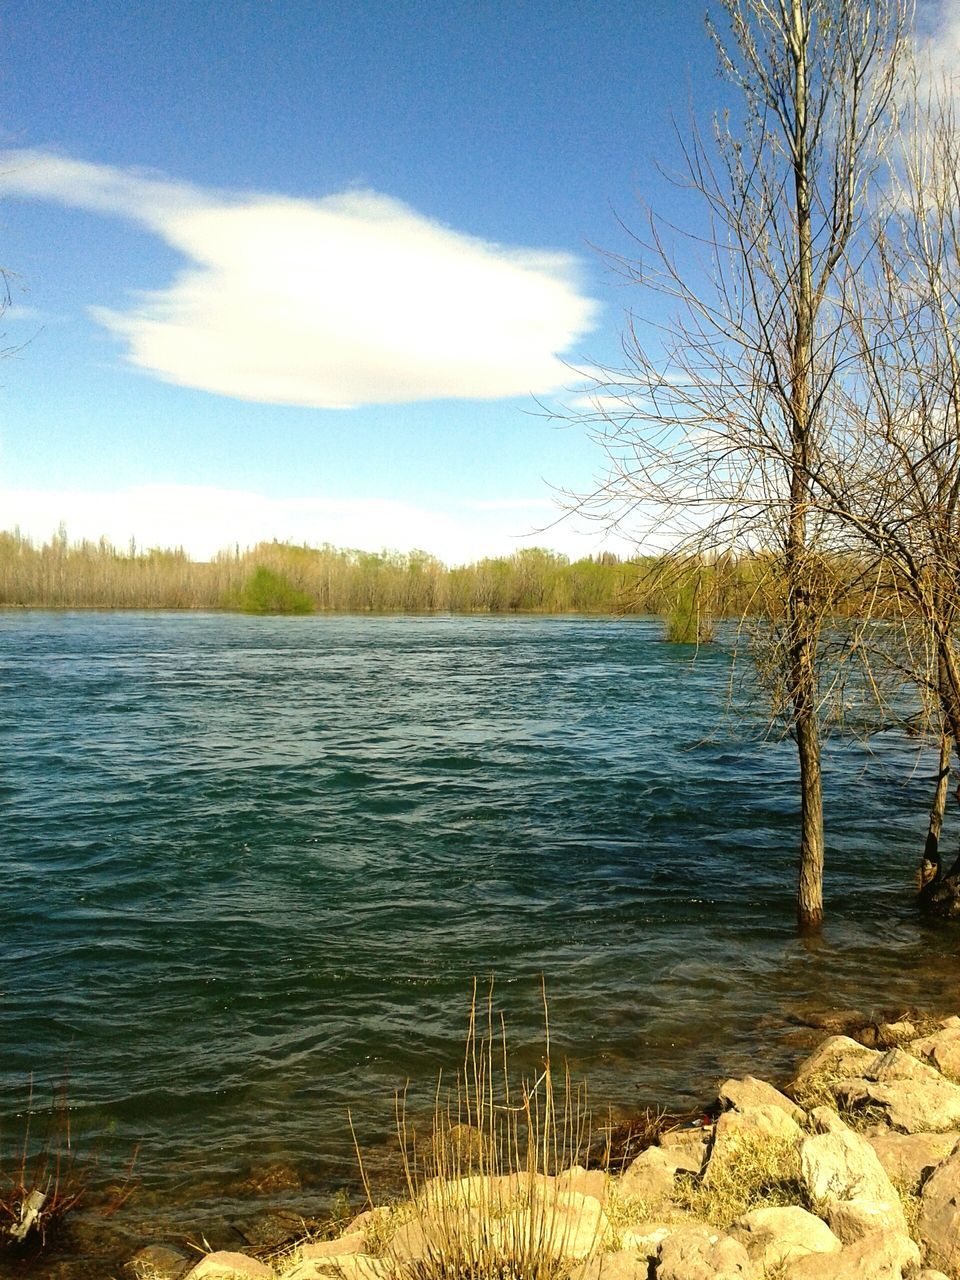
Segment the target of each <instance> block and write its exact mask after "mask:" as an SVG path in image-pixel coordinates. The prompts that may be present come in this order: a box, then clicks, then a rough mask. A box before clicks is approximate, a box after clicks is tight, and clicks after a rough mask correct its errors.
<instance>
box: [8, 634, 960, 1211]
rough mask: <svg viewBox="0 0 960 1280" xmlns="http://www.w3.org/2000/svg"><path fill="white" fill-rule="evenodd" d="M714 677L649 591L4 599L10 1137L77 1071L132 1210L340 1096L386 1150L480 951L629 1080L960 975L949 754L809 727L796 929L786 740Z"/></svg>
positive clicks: (444, 1047)
mask: <svg viewBox="0 0 960 1280" xmlns="http://www.w3.org/2000/svg"><path fill="white" fill-rule="evenodd" d="M730 676H731V659H730V654H729V652H728V651H727V649H726V648H725V647H724V645H723V644H722V643H721V644H718V645H714V646H710V647H706V648H704V649H702V650H700V652H699V653H698V654H694V652H693V651H691V650H690V649H687V648H683V647H680V646H672V645H667V644H665V643H663V642H662V640H661V624H660V623H659V622H658V621H656V620H633V619H631V620H618V619H597V618H589V619H585V618H538V617H432V616H431V617H307V618H256V617H243V616H233V615H219V614H144V613H32V612H26V613H5V614H2V615H0V686H2V698H0V743H2V773H0V803H2V814H3V817H2V866H3V871H4V876H3V886H4V887H3V894H2V900H0V952H2V957H0V958H2V970H0V973H2V976H0V988H2V996H0V1122H2V1128H0V1134H2V1135H4V1136H6V1135H11V1134H16V1133H17V1132H18V1126H19V1125H20V1124H21V1120H20V1119H19V1118H18V1117H21V1116H22V1113H23V1109H24V1096H25V1089H26V1084H27V1081H28V1079H29V1078H30V1076H31V1074H32V1075H33V1076H34V1079H35V1090H36V1094H37V1099H38V1101H42V1100H44V1099H45V1098H46V1097H47V1096H48V1094H49V1088H50V1083H51V1082H55V1081H58V1080H61V1079H63V1078H66V1079H67V1081H68V1092H69V1098H70V1105H71V1114H72V1118H73V1125H74V1133H75V1135H76V1136H77V1138H78V1141H81V1142H86V1143H95V1144H96V1145H97V1147H98V1149H99V1151H100V1160H101V1166H102V1168H103V1170H104V1171H105V1173H109V1172H111V1171H115V1170H116V1169H118V1168H119V1167H121V1166H122V1165H123V1163H124V1162H125V1161H126V1159H127V1158H128V1157H129V1154H130V1151H131V1148H132V1146H133V1144H134V1143H136V1142H141V1143H142V1146H141V1154H140V1158H139V1166H138V1167H139V1173H140V1176H141V1177H142V1179H143V1182H144V1191H143V1194H144V1196H145V1197H146V1199H145V1200H144V1201H143V1203H144V1204H148V1205H150V1206H151V1212H155V1213H156V1214H161V1213H162V1212H167V1211H168V1210H169V1211H170V1212H174V1211H175V1210H176V1206H177V1205H181V1206H182V1205H184V1204H186V1205H190V1206H195V1204H196V1203H198V1202H200V1201H202V1200H203V1196H204V1195H206V1196H207V1197H208V1198H209V1197H211V1196H218V1197H219V1198H220V1200H221V1201H222V1200H223V1198H224V1197H226V1196H228V1195H234V1194H235V1195H236V1196H240V1195H241V1191H240V1190H239V1189H238V1188H241V1187H242V1185H243V1179H244V1178H245V1177H246V1176H247V1175H248V1174H249V1172H250V1171H251V1170H252V1171H254V1173H255V1172H256V1171H257V1170H262V1169H266V1168H269V1167H270V1166H271V1165H272V1164H274V1163H277V1162H281V1163H283V1164H285V1165H289V1166H292V1167H294V1168H296V1169H297V1170H299V1171H301V1173H302V1175H303V1177H304V1179H306V1181H307V1183H308V1185H309V1187H310V1188H311V1191H310V1195H311V1197H313V1199H314V1200H316V1199H317V1198H320V1199H322V1198H323V1197H325V1196H328V1195H329V1194H330V1193H332V1191H333V1190H335V1189H336V1188H337V1187H338V1186H341V1185H346V1184H349V1185H352V1182H353V1181H355V1178H354V1175H353V1173H352V1170H353V1156H352V1144H351V1139H350V1134H349V1129H348V1125H347V1119H346V1111H347V1107H348V1106H349V1107H351V1108H352V1113H353V1117H354V1121H355V1123H356V1125H357V1128H358V1132H359V1134H360V1136H361V1140H362V1142H363V1143H364V1144H365V1145H368V1146H369V1147H370V1148H371V1149H372V1150H373V1151H374V1153H376V1152H377V1151H378V1150H379V1149H380V1148H381V1147H382V1146H383V1144H385V1143H386V1141H387V1139H388V1138H389V1131H390V1127H391V1123H392V1099H393V1095H394V1091H395V1089H396V1088H398V1087H401V1086H403V1084H404V1082H405V1081H406V1080H408V1079H409V1080H411V1081H413V1082H414V1093H413V1096H414V1100H416V1099H417V1098H418V1097H419V1096H421V1094H424V1095H429V1092H430V1090H431V1088H432V1085H433V1082H434V1081H435V1079H436V1075H437V1072H438V1070H439V1069H440V1068H441V1067H443V1068H449V1067H455V1066H456V1064H457V1061H458V1058H459V1057H460V1054H461V1045H462V1037H463V1032H464V1029H465V1022H466V1012H467V1003H468V999H469V992H470V985H471V982H472V980H473V978H474V977H475V976H477V977H479V978H480V979H481V980H482V981H483V982H485V981H486V980H487V978H488V977H489V976H493V977H494V978H495V980H496V988H495V998H496V1001H497V1004H498V1007H502V1008H503V1009H504V1010H505V1016H506V1020H507V1026H508V1031H509V1035H510V1039H511V1042H512V1044H513V1046H514V1049H515V1052H516V1054H517V1057H518V1060H519V1061H520V1062H521V1063H522V1062H524V1061H531V1062H533V1061H536V1057H537V1054H538V1053H539V1052H540V1049H539V1046H540V1045H541V1037H542V1025H541V1012H540V998H539V984H540V975H541V974H543V975H545V976H546V983H547V990H548V995H549V999H550V1015H551V1029H552V1033H553V1042H554V1051H555V1053H554V1056H555V1058H556V1057H559V1056H566V1057H568V1058H569V1061H570V1064H571V1067H572V1069H573V1071H574V1073H575V1074H576V1075H579V1076H584V1077H586V1078H587V1079H588V1080H589V1082H590V1087H591V1091H592V1095H593V1097H594V1099H595V1100H597V1101H598V1102H600V1103H603V1104H607V1103H610V1104H612V1105H614V1106H616V1107H618V1108H630V1107H637V1106H642V1105H644V1104H646V1103H650V1102H656V1101H663V1102H668V1103H671V1104H675V1105H693V1104H696V1103H697V1102H698V1101H700V1100H702V1099H703V1098H704V1097H706V1096H709V1093H710V1090H711V1088H712V1087H713V1086H714V1085H715V1083H716V1081H717V1079H718V1078H721V1077H722V1076H724V1075H726V1074H730V1073H732V1072H736V1071H741V1072H742V1071H744V1070H748V1069H751V1070H754V1071H763V1070H766V1071H767V1072H768V1073H770V1074H772V1075H776V1074H777V1072H778V1071H782V1070H784V1069H785V1068H786V1067H787V1066H788V1064H789V1063H790V1062H791V1061H792V1060H793V1059H794V1058H795V1057H796V1056H797V1053H798V1050H797V1048H796V1040H795V1023H796V1020H797V1015H803V1014H804V1013H805V1012H808V1011H810V1010H825V1009H829V1008H836V1007H846V1006H853V1007H861V1008H862V1007H866V1008H871V1007H878V1006H896V1005H900V1004H903V1005H909V1004H918V1005H922V1006H927V1007H935V1008H950V1009H957V1008H958V1006H960V992H958V985H960V984H958V974H960V966H958V963H957V960H958V952H960V931H958V930H957V928H956V927H955V926H953V927H951V926H949V925H931V924H924V923H922V922H921V921H920V920H919V919H918V918H917V916H916V914H915V912H914V910H913V908H912V905H911V886H912V881H913V873H914V866H915V863H916V861H917V856H918V851H919V849H920V847H921V844H922V839H923V834H924V831H925V814H926V810H927V807H928V804H929V798H930V791H931V788H932V782H931V778H932V775H933V772H934V768H935V761H934V760H933V759H931V758H929V757H927V756H926V755H924V756H921V757H920V758H919V759H918V754H917V748H916V744H912V743H909V742H907V741H906V740H905V739H903V738H901V737H899V736H898V735H896V734H892V733H890V734H883V735H880V736H879V737H877V738H875V739H874V741H873V744H872V753H868V752H867V751H865V749H864V748H863V747H862V746H861V745H859V744H856V743H849V742H848V743H836V744H831V746H830V747H829V749H828V751H827V757H826V791H827V810H828V817H827V822H828V830H827V875H826V907H827V927H826V929H825V931H824V934H823V936H822V938H819V939H816V940H813V941H802V940H800V939H799V938H798V937H797V936H796V934H795V931H794V925H793V918H794V903H793V889H794V862H795V848H796V837H795V825H796V814H797V799H796V795H795V788H794V777H795V767H796V766H795V757H794V754H793V751H792V748H791V746H790V744H789V743H783V742H777V741H775V740H763V737H762V735H761V734H760V733H759V731H758V729H759V726H758V725H757V724H755V723H751V721H750V720H749V719H746V720H744V719H742V718H740V717H738V716H735V715H731V714H728V712H727V706H726V704H727V693H728V687H729V684H730ZM951 829H952V828H951ZM951 839H955V831H954V835H953V836H952V837H951ZM374 1163H376V1158H374ZM218 1187H219V1190H217V1188H218ZM224 1188H233V1190H230V1191H228V1190H224ZM190 1212H193V1213H195V1212H196V1210H195V1208H191V1209H190Z"/></svg>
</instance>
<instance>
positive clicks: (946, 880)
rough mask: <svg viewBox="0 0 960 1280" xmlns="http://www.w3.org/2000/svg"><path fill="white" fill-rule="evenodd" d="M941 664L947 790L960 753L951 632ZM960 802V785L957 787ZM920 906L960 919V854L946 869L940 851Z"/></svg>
mask: <svg viewBox="0 0 960 1280" xmlns="http://www.w3.org/2000/svg"><path fill="white" fill-rule="evenodd" d="M937 667H938V673H939V686H940V688H939V692H940V706H941V711H942V714H943V723H944V735H943V741H944V743H945V744H946V760H944V748H943V746H941V754H940V764H941V773H942V772H943V769H944V765H945V766H946V773H947V776H946V778H944V779H943V781H942V786H943V789H944V792H945V793H946V791H947V789H948V787H949V771H950V757H951V754H952V752H953V751H957V753H958V754H960V669H958V664H957V655H956V653H955V651H954V647H953V643H952V640H951V638H950V637H949V635H945V636H944V635H942V636H941V637H940V639H939V644H938V655H937ZM956 794H957V802H958V803H960V787H958V788H957V793H956ZM938 843H939V833H938ZM920 906H921V908H922V909H923V910H924V911H926V912H928V913H929V914H930V915H935V916H941V917H944V918H946V919H949V920H958V919H960V853H958V854H957V857H956V858H955V859H954V862H953V864H952V866H951V867H950V869H949V870H948V871H944V868H943V863H942V860H941V859H940V856H939V852H938V855H937V863H936V869H935V872H934V874H933V876H932V877H931V878H930V879H929V880H928V881H927V883H925V884H924V885H923V886H922V887H921V889H920Z"/></svg>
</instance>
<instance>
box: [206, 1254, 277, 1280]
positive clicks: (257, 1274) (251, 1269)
mask: <svg viewBox="0 0 960 1280" xmlns="http://www.w3.org/2000/svg"><path fill="white" fill-rule="evenodd" d="M275 1277H276V1272H275V1271H274V1270H273V1268H272V1267H268V1266H267V1264H266V1263H265V1262H259V1261H258V1260H257V1259H256V1258H250V1257H248V1256H247V1255H246V1254H245V1253H230V1252H228V1251H227V1250H218V1251H217V1252H216V1253H208V1254H207V1255H206V1257H203V1258H201V1259H200V1261H199V1262H198V1263H197V1265H196V1266H195V1267H194V1268H193V1270H192V1271H189V1272H188V1273H187V1277H186V1280H275Z"/></svg>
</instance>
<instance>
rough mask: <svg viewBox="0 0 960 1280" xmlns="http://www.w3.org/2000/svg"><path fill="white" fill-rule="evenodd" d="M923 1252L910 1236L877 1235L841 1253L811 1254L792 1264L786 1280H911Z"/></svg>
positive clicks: (866, 1237)
mask: <svg viewBox="0 0 960 1280" xmlns="http://www.w3.org/2000/svg"><path fill="white" fill-rule="evenodd" d="M919 1266H920V1250H919V1249H918V1248H917V1246H916V1244H914V1242H913V1241H912V1240H911V1239H910V1237H909V1236H904V1235H898V1234H896V1233H895V1232H885V1231H878V1232H876V1233H875V1234H874V1235H872V1236H865V1237H864V1238H863V1239H862V1240H858V1241H857V1243H856V1244H851V1245H848V1246H847V1247H846V1248H845V1249H842V1250H841V1251H840V1253H811V1254H808V1255H807V1257H806V1258H800V1259H799V1260H798V1261H797V1262H793V1263H790V1264H789V1265H788V1267H787V1270H786V1277H785V1280H912V1277H913V1276H914V1275H915V1274H916V1272H917V1270H918V1268H919Z"/></svg>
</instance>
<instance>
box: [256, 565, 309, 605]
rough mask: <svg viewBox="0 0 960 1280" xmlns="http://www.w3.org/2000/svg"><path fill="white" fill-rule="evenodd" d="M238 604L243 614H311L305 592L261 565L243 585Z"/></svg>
mask: <svg viewBox="0 0 960 1280" xmlns="http://www.w3.org/2000/svg"><path fill="white" fill-rule="evenodd" d="M239 603H240V608H241V609H242V611H243V612H244V613H313V601H312V600H311V599H310V597H309V596H308V595H307V593H306V592H305V591H300V590H299V589H298V588H297V587H295V586H294V585H293V583H292V582H290V581H289V579H287V578H284V577H283V575H282V574H279V573H274V572H273V570H272V569H266V568H264V566H263V565H260V566H259V567H258V568H256V569H254V571H253V573H252V574H251V575H250V577H249V578H248V579H247V581H246V582H245V583H244V585H243V590H242V591H241V592H240V602H239Z"/></svg>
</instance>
